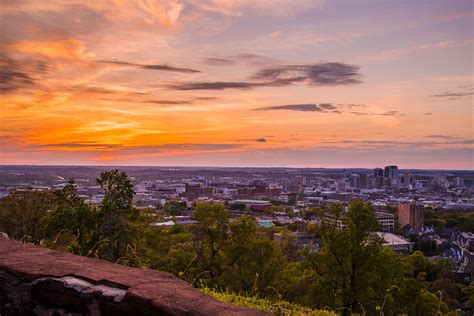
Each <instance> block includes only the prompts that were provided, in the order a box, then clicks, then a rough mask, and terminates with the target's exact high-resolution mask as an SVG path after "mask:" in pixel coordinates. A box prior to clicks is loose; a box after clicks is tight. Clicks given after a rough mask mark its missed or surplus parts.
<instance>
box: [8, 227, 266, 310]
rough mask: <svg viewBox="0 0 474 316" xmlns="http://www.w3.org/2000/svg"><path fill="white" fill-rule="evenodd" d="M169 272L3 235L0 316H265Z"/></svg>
mask: <svg viewBox="0 0 474 316" xmlns="http://www.w3.org/2000/svg"><path fill="white" fill-rule="evenodd" d="M261 314H262V313H260V312H258V311H254V310H251V309H247V308H243V307H239V306H235V305H232V304H228V303H224V302H220V301H218V300H216V299H214V298H212V297H210V296H208V295H205V294H203V293H201V292H200V291H198V290H196V289H194V288H193V287H191V286H189V285H188V284H187V283H186V282H184V281H182V280H180V279H178V278H176V277H174V276H173V275H171V274H169V273H165V272H160V271H155V270H148V269H138V268H130V267H126V266H121V265H118V264H113V263H110V262H107V261H103V260H98V259H93V258H87V257H81V256H76V255H72V254H68V253H62V252H57V251H52V250H49V249H46V248H43V247H38V246H34V245H29V244H23V243H20V242H18V241H13V240H10V239H8V238H7V237H6V236H2V235H0V315H2V316H9V315H71V316H72V315H261Z"/></svg>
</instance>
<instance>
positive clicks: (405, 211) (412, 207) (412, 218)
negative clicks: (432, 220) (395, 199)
mask: <svg viewBox="0 0 474 316" xmlns="http://www.w3.org/2000/svg"><path fill="white" fill-rule="evenodd" d="M398 222H399V224H400V227H405V226H407V225H409V226H410V227H411V228H412V229H414V230H415V231H421V230H422V229H423V226H424V225H425V216H424V208H423V206H422V205H416V203H410V202H406V203H400V205H399V206H398Z"/></svg>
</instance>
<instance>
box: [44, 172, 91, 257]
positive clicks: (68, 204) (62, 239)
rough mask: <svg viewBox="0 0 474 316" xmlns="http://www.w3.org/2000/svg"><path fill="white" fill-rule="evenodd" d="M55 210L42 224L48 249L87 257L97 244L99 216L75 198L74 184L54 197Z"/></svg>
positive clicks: (71, 183)
mask: <svg viewBox="0 0 474 316" xmlns="http://www.w3.org/2000/svg"><path fill="white" fill-rule="evenodd" d="M54 195H55V198H56V202H57V203H58V207H57V208H56V209H55V210H54V211H52V212H50V213H49V214H48V216H46V217H45V219H44V221H43V225H44V232H45V235H46V236H47V237H48V241H47V243H48V246H50V247H52V248H56V249H61V248H65V250H67V251H69V252H72V253H75V254H79V255H89V254H90V251H91V250H93V249H94V246H95V244H96V242H97V240H96V235H97V234H96V232H97V229H98V226H97V225H98V213H97V210H96V209H95V208H93V207H92V206H90V205H88V204H86V203H85V201H84V198H82V197H80V196H79V195H78V194H77V188H76V185H75V183H74V180H72V179H71V180H69V181H68V183H67V184H66V186H65V187H64V188H63V189H62V190H59V191H56V192H55V193H54Z"/></svg>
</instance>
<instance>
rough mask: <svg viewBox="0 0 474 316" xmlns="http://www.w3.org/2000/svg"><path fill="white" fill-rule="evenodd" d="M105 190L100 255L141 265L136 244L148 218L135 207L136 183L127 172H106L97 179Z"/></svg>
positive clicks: (98, 250) (100, 219)
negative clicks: (133, 182)
mask: <svg viewBox="0 0 474 316" xmlns="http://www.w3.org/2000/svg"><path fill="white" fill-rule="evenodd" d="M97 183H98V184H99V185H100V186H101V188H102V189H103V190H104V192H105V193H104V199H103V200H102V202H101V204H100V206H99V209H98V212H99V227H98V231H97V236H98V237H97V238H95V239H96V240H98V243H99V244H100V246H99V247H98V249H97V255H98V256H99V257H100V258H103V259H107V260H109V261H113V262H121V263H124V264H127V265H140V264H141V263H140V260H139V258H138V255H137V245H138V242H139V238H140V236H141V232H142V230H143V228H144V227H145V226H146V225H145V224H147V223H146V221H144V219H143V218H142V217H140V213H139V211H138V209H136V208H135V207H134V206H133V196H134V194H135V192H134V191H133V185H132V183H131V182H130V179H129V178H128V176H127V174H126V173H125V172H123V171H122V172H120V171H118V170H117V169H115V170H112V171H104V172H102V173H101V174H100V176H99V178H98V179H97Z"/></svg>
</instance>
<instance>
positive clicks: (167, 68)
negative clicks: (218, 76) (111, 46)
mask: <svg viewBox="0 0 474 316" xmlns="http://www.w3.org/2000/svg"><path fill="white" fill-rule="evenodd" d="M97 62H98V63H103V64H111V65H119V66H130V67H136V68H140V69H148V70H160V71H171V72H181V73H197V72H200V71H199V70H196V69H191V68H180V67H174V66H170V65H166V64H137V63H131V62H126V61H120V60H98V61H97Z"/></svg>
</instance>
